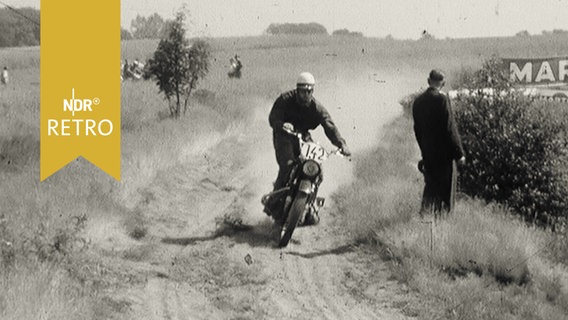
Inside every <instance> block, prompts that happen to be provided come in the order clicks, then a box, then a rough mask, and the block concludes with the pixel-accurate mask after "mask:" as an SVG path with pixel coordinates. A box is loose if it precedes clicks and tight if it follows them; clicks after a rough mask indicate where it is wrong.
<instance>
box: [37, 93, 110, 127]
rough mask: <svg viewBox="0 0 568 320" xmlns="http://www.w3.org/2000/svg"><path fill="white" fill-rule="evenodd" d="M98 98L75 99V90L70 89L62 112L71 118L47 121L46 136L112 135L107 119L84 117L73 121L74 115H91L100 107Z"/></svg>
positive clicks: (64, 100)
mask: <svg viewBox="0 0 568 320" xmlns="http://www.w3.org/2000/svg"><path fill="white" fill-rule="evenodd" d="M100 103H101V100H100V99H99V98H93V99H78V98H75V88H72V89H71V99H63V111H64V112H69V113H70V115H71V118H67V119H48V120H47V135H48V136H108V135H110V134H112V131H113V124H112V121H110V120H109V119H102V120H99V121H97V120H94V119H89V118H86V117H82V118H81V119H75V113H78V114H83V113H86V112H88V113H91V112H93V109H95V110H96V108H97V107H98V106H99V105H100Z"/></svg>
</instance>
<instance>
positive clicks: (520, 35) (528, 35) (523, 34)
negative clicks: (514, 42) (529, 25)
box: [515, 30, 531, 38]
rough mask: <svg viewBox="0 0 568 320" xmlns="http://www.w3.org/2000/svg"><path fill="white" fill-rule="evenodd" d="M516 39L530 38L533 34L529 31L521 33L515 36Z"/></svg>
mask: <svg viewBox="0 0 568 320" xmlns="http://www.w3.org/2000/svg"><path fill="white" fill-rule="evenodd" d="M515 36H516V37H523V38H525V37H530V36H531V34H530V33H529V32H528V31H527V30H523V31H519V32H517V33H516V34H515Z"/></svg>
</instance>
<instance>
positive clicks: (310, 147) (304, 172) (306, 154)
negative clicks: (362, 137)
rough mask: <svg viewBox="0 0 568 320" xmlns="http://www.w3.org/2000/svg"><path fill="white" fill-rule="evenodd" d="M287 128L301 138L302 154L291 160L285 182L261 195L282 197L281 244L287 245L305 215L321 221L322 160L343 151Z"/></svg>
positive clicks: (281, 245) (265, 198) (323, 200)
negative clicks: (305, 139)
mask: <svg viewBox="0 0 568 320" xmlns="http://www.w3.org/2000/svg"><path fill="white" fill-rule="evenodd" d="M285 131H287V132H288V133H289V134H292V135H294V136H296V137H297V138H298V142H299V144H300V150H301V151H300V155H299V156H298V158H297V159H296V160H295V161H294V163H293V164H292V168H291V170H290V177H289V179H288V182H287V183H286V186H285V187H284V188H282V189H279V190H275V191H273V192H271V193H269V194H267V195H264V196H263V197H262V203H264V204H265V203H267V202H268V201H269V199H270V198H271V197H279V198H280V199H283V201H282V202H283V203H282V210H281V213H282V216H281V217H278V218H277V219H279V221H280V224H281V226H280V227H281V230H280V237H279V242H278V245H279V246H280V247H286V246H287V245H288V242H289V241H290V239H291V238H292V234H293V233H294V230H295V229H296V227H297V226H299V225H303V224H304V222H305V219H306V218H309V219H316V221H314V222H316V223H317V222H319V215H318V213H319V210H320V209H321V207H323V205H324V203H325V198H322V197H318V196H317V194H318V189H319V186H320V184H321V182H322V180H323V174H322V164H323V162H324V161H325V160H326V159H327V158H328V157H329V156H330V155H335V154H337V155H341V156H343V155H342V154H341V149H336V150H334V151H331V152H330V151H327V150H326V149H325V148H323V147H322V146H320V145H319V144H318V143H316V142H313V141H304V137H303V136H302V134H301V133H298V132H294V131H288V130H285Z"/></svg>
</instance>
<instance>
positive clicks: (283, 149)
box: [264, 72, 351, 223]
mask: <svg viewBox="0 0 568 320" xmlns="http://www.w3.org/2000/svg"><path fill="white" fill-rule="evenodd" d="M315 83H316V81H315V79H314V76H313V75H312V74H311V73H309V72H302V73H301V74H300V76H299V77H298V81H297V82H296V89H295V90H290V91H288V92H285V93H282V94H281V95H280V96H279V97H278V99H276V101H275V102H274V105H273V106H272V110H271V111H270V115H269V117H268V121H269V123H270V126H271V127H272V130H273V131H272V140H273V143H274V149H275V152H276V161H277V162H278V167H279V171H278V176H277V177H276V181H275V182H274V190H278V189H281V188H283V187H284V186H285V184H286V180H287V178H288V174H289V169H290V164H291V163H292V162H293V161H294V159H296V158H297V157H298V155H299V154H300V148H299V145H298V141H297V140H296V139H297V138H296V137H295V136H293V135H290V134H288V133H287V132H286V131H284V130H292V131H297V132H300V133H302V135H303V136H304V137H305V138H306V139H310V135H309V131H308V130H313V129H315V128H317V127H318V126H319V125H321V126H322V127H323V129H324V132H325V135H326V136H327V137H328V139H329V140H330V141H331V143H333V144H334V145H335V146H336V147H338V148H340V150H341V153H342V154H344V155H346V156H349V155H351V152H350V151H349V149H348V148H347V144H346V143H345V140H344V139H343V138H342V137H341V135H340V134H339V131H338V129H337V127H336V126H335V123H334V122H333V120H332V119H331V116H330V115H329V113H328V112H327V110H326V109H325V108H324V107H323V105H322V104H321V103H320V102H319V101H317V100H316V99H315V98H314V97H313V95H312V94H313V91H314V86H315ZM278 200H279V199H270V200H269V201H268V203H266V204H265V207H264V212H265V213H266V214H268V215H269V216H272V217H274V218H276V216H277V215H278V214H279V212H278V211H279V209H280V205H281V202H280V201H278ZM309 220H310V219H308V218H306V221H309ZM314 222H315V223H317V221H314Z"/></svg>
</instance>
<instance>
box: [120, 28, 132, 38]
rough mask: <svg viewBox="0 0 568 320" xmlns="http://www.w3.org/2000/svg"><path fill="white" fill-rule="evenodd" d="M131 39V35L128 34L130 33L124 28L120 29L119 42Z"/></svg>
mask: <svg viewBox="0 0 568 320" xmlns="http://www.w3.org/2000/svg"><path fill="white" fill-rule="evenodd" d="M131 39H132V33H130V31H128V30H126V29H124V28H120V40H131Z"/></svg>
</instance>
